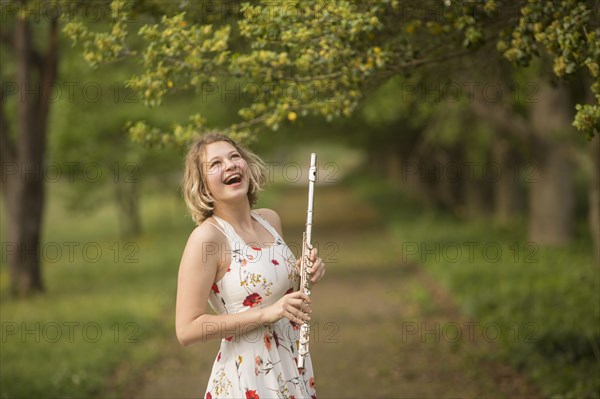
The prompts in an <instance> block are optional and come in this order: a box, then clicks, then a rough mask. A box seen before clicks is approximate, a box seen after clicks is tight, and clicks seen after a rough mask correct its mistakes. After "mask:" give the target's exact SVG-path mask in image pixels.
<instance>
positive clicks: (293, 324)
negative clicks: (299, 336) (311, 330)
mask: <svg viewBox="0 0 600 399" xmlns="http://www.w3.org/2000/svg"><path fill="white" fill-rule="evenodd" d="M290 324H291V325H292V328H293V329H294V330H299V329H300V324H298V323H295V322H293V321H291V320H290Z"/></svg>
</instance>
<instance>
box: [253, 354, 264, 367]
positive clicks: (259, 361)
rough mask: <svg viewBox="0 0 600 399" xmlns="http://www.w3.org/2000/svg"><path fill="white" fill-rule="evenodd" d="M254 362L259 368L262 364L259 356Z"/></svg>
mask: <svg viewBox="0 0 600 399" xmlns="http://www.w3.org/2000/svg"><path fill="white" fill-rule="evenodd" d="M254 361H255V362H256V365H257V366H260V365H261V364H262V362H263V361H262V358H261V357H260V356H256V359H254Z"/></svg>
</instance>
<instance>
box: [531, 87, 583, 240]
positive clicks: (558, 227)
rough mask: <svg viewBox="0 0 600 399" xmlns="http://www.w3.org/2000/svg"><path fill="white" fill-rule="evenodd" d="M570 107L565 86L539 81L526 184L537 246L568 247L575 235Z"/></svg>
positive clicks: (532, 235)
mask: <svg viewBox="0 0 600 399" xmlns="http://www.w3.org/2000/svg"><path fill="white" fill-rule="evenodd" d="M570 109H571V106H570V104H569V93H568V92H567V90H566V88H565V87H564V86H562V85H561V86H559V87H558V88H552V87H551V86H550V85H549V84H548V83H547V82H545V81H541V80H540V82H539V91H538V101H537V102H536V103H535V104H534V105H533V108H532V113H531V122H532V127H533V148H532V154H533V161H534V165H535V169H534V174H533V175H530V176H529V180H528V181H525V184H527V185H528V186H529V188H530V195H529V205H530V209H529V211H530V218H529V239H530V240H532V241H534V242H536V243H537V244H538V245H548V246H559V245H564V244H567V243H568V242H569V241H570V240H571V238H572V236H573V225H574V205H575V193H574V183H573V165H572V162H571V161H570V159H569V155H568V151H569V147H570V141H571V138H570V137H569V135H570V134H573V132H572V129H571V127H570V122H571V115H570Z"/></svg>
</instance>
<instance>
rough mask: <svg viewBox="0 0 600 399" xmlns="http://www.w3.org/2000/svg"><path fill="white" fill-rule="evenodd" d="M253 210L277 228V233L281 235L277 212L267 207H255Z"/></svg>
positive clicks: (279, 219)
mask: <svg viewBox="0 0 600 399" xmlns="http://www.w3.org/2000/svg"><path fill="white" fill-rule="evenodd" d="M254 211H255V212H256V213H258V214H259V215H260V216H262V217H263V219H265V220H266V221H267V222H269V224H270V225H271V226H273V227H274V228H275V230H277V232H278V233H279V235H282V231H281V218H280V217H279V214H278V213H277V212H275V211H274V210H273V209H269V208H261V209H255V210H254Z"/></svg>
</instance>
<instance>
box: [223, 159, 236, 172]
mask: <svg viewBox="0 0 600 399" xmlns="http://www.w3.org/2000/svg"><path fill="white" fill-rule="evenodd" d="M224 162H225V170H231V169H234V168H235V162H233V161H232V160H231V159H225V161H224Z"/></svg>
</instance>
